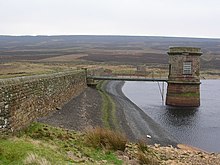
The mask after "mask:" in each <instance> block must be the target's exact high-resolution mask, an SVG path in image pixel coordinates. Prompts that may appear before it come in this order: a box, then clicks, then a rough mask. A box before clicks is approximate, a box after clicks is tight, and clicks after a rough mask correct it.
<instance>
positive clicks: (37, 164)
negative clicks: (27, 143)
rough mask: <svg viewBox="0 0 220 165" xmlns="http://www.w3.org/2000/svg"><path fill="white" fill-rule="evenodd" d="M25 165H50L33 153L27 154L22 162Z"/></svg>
mask: <svg viewBox="0 0 220 165" xmlns="http://www.w3.org/2000/svg"><path fill="white" fill-rule="evenodd" d="M24 164H25V165H51V163H50V162H49V161H48V160H46V159H45V158H42V157H40V156H38V155H36V154H34V153H29V154H28V156H27V157H26V159H25V160H24Z"/></svg>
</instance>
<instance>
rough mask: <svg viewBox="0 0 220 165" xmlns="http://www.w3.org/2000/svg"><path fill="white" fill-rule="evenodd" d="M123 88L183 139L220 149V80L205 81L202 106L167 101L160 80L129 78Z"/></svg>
mask: <svg viewBox="0 0 220 165" xmlns="http://www.w3.org/2000/svg"><path fill="white" fill-rule="evenodd" d="M160 85H162V84H161V83H160ZM122 91H123V92H124V94H125V95H126V96H127V97H128V98H129V99H130V100H131V101H132V102H134V103H135V104H136V105H138V106H139V107H140V108H141V109H142V110H143V111H144V112H145V113H146V114H147V115H149V116H150V117H151V118H153V119H154V120H155V121H156V122H158V123H159V124H160V125H161V126H162V127H164V128H165V129H166V130H168V131H169V132H170V133H171V134H172V135H173V136H174V137H175V138H176V139H177V140H178V141H179V142H180V143H185V144H189V145H193V146H196V147H199V148H202V149H204V150H206V151H210V152H220V80H204V81H202V84H201V106H200V107H199V108H191V109H190V108H174V107H169V106H166V105H164V104H163V103H162V99H161V95H160V91H159V87H158V83H157V82H126V83H125V85H124V86H123V88H122ZM165 91H166V88H165Z"/></svg>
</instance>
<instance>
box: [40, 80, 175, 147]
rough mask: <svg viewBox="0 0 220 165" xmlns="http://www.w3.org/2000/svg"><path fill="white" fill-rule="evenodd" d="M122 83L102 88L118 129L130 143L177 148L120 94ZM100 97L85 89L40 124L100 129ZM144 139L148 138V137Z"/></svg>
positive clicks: (101, 124) (173, 142) (77, 128)
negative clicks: (112, 103) (111, 103)
mask: <svg viewBox="0 0 220 165" xmlns="http://www.w3.org/2000/svg"><path fill="white" fill-rule="evenodd" d="M123 84H124V82H119V81H109V82H108V83H106V85H105V86H104V89H105V90H106V92H107V93H108V94H109V95H110V96H111V97H112V99H113V100H114V102H115V105H116V114H115V117H116V120H117V123H118V124H119V126H118V129H119V131H121V132H122V133H124V134H125V135H126V136H127V137H128V138H129V139H130V140H132V141H136V140H146V141H147V142H148V143H150V144H155V143H159V144H161V145H169V144H170V145H173V146H176V144H177V143H176V141H175V140H174V138H173V137H172V136H171V135H170V134H169V133H168V132H166V131H165V130H164V129H163V128H162V127H161V126H160V125H159V124H157V123H156V122H154V121H153V120H152V119H151V118H150V117H149V116H147V115H146V114H145V113H144V112H143V111H142V110H141V109H140V108H139V107H137V106H136V105H135V104H134V103H132V102H131V101H130V100H129V99H128V98H127V97H125V95H124V94H123V93H122V90H121V88H122V86H123ZM101 104H102V98H101V96H100V94H99V92H98V91H97V90H96V89H93V88H89V87H88V88H87V89H86V90H85V91H84V92H83V93H82V94H80V95H79V96H78V97H76V98H73V99H72V100H70V101H69V102H68V103H67V104H65V105H64V106H63V107H62V108H61V110H57V111H56V112H54V113H52V114H50V115H49V116H47V117H44V118H41V119H40V120H39V121H40V122H43V123H47V124H50V125H53V126H58V127H64V128H68V129H74V130H79V131H82V130H84V129H86V128H87V127H95V126H103V122H102V110H101V106H102V105H101ZM147 136H148V137H149V136H150V137H151V138H147Z"/></svg>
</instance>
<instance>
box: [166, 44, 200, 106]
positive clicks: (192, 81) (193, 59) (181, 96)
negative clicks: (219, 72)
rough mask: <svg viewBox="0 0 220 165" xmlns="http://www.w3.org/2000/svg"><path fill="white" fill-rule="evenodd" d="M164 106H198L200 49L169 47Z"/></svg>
mask: <svg viewBox="0 0 220 165" xmlns="http://www.w3.org/2000/svg"><path fill="white" fill-rule="evenodd" d="M168 55H169V76H168V87H167V96H166V104H167V105H171V106H185V107H198V106H200V56H201V55H202V52H201V49H200V48H194V47H170V48H169V52H168Z"/></svg>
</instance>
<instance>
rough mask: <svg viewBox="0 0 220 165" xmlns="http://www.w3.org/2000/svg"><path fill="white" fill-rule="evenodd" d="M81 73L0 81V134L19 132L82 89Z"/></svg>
mask: <svg viewBox="0 0 220 165" xmlns="http://www.w3.org/2000/svg"><path fill="white" fill-rule="evenodd" d="M86 86H87V84H86V75H85V72H84V71H75V72H64V73H56V74H50V75H38V76H30V77H23V78H12V79H3V80H0V132H13V131H17V130H20V129H22V128H24V127H26V126H27V125H29V124H30V123H31V122H32V121H34V120H35V119H37V118H39V117H43V116H45V115H47V114H48V113H49V112H51V111H54V110H55V109H56V108H57V107H61V106H62V105H63V104H64V103H65V102H67V101H69V100H70V99H71V98H73V97H75V96H77V95H79V94H80V93H81V92H82V91H83V90H84V89H85V88H86Z"/></svg>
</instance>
